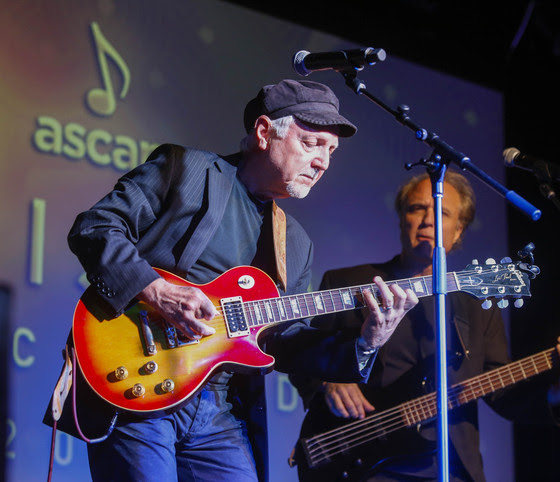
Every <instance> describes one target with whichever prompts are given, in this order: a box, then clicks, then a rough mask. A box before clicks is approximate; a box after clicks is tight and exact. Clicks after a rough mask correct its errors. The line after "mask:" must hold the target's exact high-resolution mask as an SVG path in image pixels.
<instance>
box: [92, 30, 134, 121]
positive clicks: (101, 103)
mask: <svg viewBox="0 0 560 482" xmlns="http://www.w3.org/2000/svg"><path fill="white" fill-rule="evenodd" d="M91 33H92V35H93V41H94V44H95V51H96V54H97V62H98V65H99V71H100V73H101V82H102V85H103V87H97V88H93V89H91V90H89V91H88V93H87V95H86V102H87V105H88V107H89V108H90V109H91V110H92V111H93V112H94V113H96V114H97V115H100V116H110V115H112V114H114V112H115V109H116V107H117V99H116V97H115V90H114V88H113V82H112V80H111V75H110V73H109V64H108V59H110V60H112V62H113V64H114V65H115V66H116V67H117V68H118V70H119V72H120V74H121V77H122V87H121V89H120V91H119V94H118V97H119V98H120V99H124V98H125V97H126V94H127V93H128V87H129V86H130V70H129V69H128V66H127V65H126V63H125V61H124V60H123V58H122V57H121V56H120V54H119V53H118V52H117V50H116V49H115V48H114V47H113V46H112V45H111V44H110V43H109V41H108V40H107V39H106V38H105V36H104V35H103V33H102V32H101V29H100V28H99V26H98V25H97V23H96V22H92V23H91Z"/></svg>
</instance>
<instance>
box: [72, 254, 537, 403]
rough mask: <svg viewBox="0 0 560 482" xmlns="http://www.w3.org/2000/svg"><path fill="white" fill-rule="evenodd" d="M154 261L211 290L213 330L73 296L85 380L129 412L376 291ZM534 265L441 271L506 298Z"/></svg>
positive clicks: (254, 362) (252, 359)
mask: <svg viewBox="0 0 560 482" xmlns="http://www.w3.org/2000/svg"><path fill="white" fill-rule="evenodd" d="M154 269H155V270H156V271H157V273H158V274H159V275H160V276H162V277H163V278H164V279H166V280H167V281H169V282H170V283H175V284H177V285H181V286H196V287H198V288H200V289H201V290H202V291H203V292H204V293H205V294H206V296H208V298H210V300H211V301H212V302H213V303H214V304H215V306H216V308H217V310H218V312H219V315H218V316H215V317H214V318H213V319H212V320H211V321H209V322H208V324H209V325H210V326H213V327H214V328H215V329H216V333H215V334H214V335H212V336H207V337H203V338H201V339H200V340H195V341H193V340H189V339H187V338H186V337H184V336H183V335H182V334H181V333H180V332H179V331H178V330H176V329H175V328H174V327H173V326H171V325H170V324H168V323H167V322H166V321H165V320H164V319H163V318H162V317H161V316H160V315H159V314H158V313H157V312H156V311H155V310H153V309H152V308H151V307H150V306H148V305H147V304H145V303H142V302H138V303H136V304H134V305H133V306H132V307H130V308H129V309H128V310H127V311H125V312H124V313H123V314H122V315H120V316H118V317H116V318H112V319H107V318H106V317H104V316H103V314H102V312H101V310H100V309H99V308H98V307H97V306H96V305H95V302H92V301H91V300H92V299H93V300H95V299H96V297H95V292H94V291H93V288H91V287H90V288H88V290H86V292H85V293H84V294H83V295H82V297H81V298H80V300H79V302H78V304H77V306H76V309H75V311H74V317H73V324H72V336H73V343H74V350H75V353H76V358H77V361H78V364H79V366H80V368H81V370H82V373H83V375H84V377H85V379H86V381H87V382H88V384H89V385H90V386H91V388H92V389H93V390H94V391H95V392H96V393H97V394H98V395H99V396H100V397H101V398H103V399H104V400H106V401H107V402H109V403H110V404H112V405H114V406H116V407H119V408H121V409H124V410H129V411H133V412H146V413H148V412H157V411H162V410H165V411H167V410H169V409H172V408H174V407H177V406H178V405H180V404H182V403H183V402H186V401H188V400H189V399H191V398H192V397H193V396H194V395H195V394H196V393H197V392H198V391H199V390H200V389H201V388H202V386H203V385H204V383H205V382H206V381H207V380H208V379H209V378H210V377H211V376H212V374H214V373H215V372H216V371H218V370H230V371H237V372H249V373H255V372H256V373H265V372H268V371H270V370H272V368H273V365H274V358H273V357H271V356H270V355H267V354H266V353H264V352H263V351H262V350H261V349H260V348H259V346H258V337H259V335H260V333H261V331H262V330H263V329H264V328H266V327H268V326H271V325H275V324H278V323H283V322H288V321H293V320H297V319H300V318H306V317H311V316H318V315H323V314H328V313H336V312H339V311H345V310H353V309H357V308H363V307H364V306H365V305H364V302H363V298H362V293H363V292H364V291H365V290H368V291H371V292H373V294H374V296H376V297H377V296H379V291H378V289H377V286H376V285H375V284H366V285H361V286H353V287H349V288H344V289H334V290H326V291H317V292H312V293H303V294H298V295H291V296H284V297H280V296H279V293H278V289H277V288H276V285H275V283H274V281H273V280H272V279H271V278H270V277H269V276H268V275H267V274H266V273H264V272H263V271H261V270H259V269H257V268H253V267H251V266H240V267H236V268H233V269H231V270H229V271H226V272H225V273H223V274H222V275H221V276H219V277H218V278H216V279H215V280H214V281H212V282H210V283H208V284H205V285H195V284H192V283H189V282H188V281H186V280H184V279H182V278H180V277H179V276H176V275H174V274H172V273H169V272H167V271H164V270H161V269H157V268H154ZM535 270H538V268H536V267H535V266H530V265H527V264H526V263H521V262H517V263H513V262H506V263H500V264H491V265H481V266H478V265H469V266H467V267H466V268H465V269H464V270H463V271H459V272H450V273H447V287H448V291H450V292H451V291H464V292H467V293H470V294H471V295H473V296H475V297H478V298H481V299H484V298H488V297H494V298H501V300H500V302H502V303H503V302H504V301H506V300H505V297H508V296H513V297H516V298H521V297H526V296H530V291H529V280H530V278H532V277H534V273H535V272H536V271H535ZM391 283H397V284H398V285H399V286H400V287H401V288H403V289H405V288H410V289H412V290H413V291H414V292H415V293H416V295H417V296H418V297H423V296H429V295H431V294H432V277H431V276H423V277H418V278H410V279H404V280H398V281H391V282H389V284H391ZM92 295H93V296H92ZM377 299H379V298H377ZM487 301H488V300H487ZM519 301H522V300H521V299H520V300H519Z"/></svg>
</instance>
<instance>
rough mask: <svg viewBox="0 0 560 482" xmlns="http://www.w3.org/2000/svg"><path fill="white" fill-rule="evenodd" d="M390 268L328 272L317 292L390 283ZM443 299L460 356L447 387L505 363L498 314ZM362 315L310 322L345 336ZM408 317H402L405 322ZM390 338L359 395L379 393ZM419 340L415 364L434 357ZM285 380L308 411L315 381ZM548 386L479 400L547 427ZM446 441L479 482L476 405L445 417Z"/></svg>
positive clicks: (467, 301) (394, 263)
mask: <svg viewBox="0 0 560 482" xmlns="http://www.w3.org/2000/svg"><path fill="white" fill-rule="evenodd" d="M396 267H398V256H397V257H395V258H393V259H392V260H391V261H389V262H387V263H384V264H364V265H359V266H354V267H350V268H342V269H337V270H332V271H328V272H326V273H325V275H324V277H323V280H322V282H321V289H333V288H339V287H344V286H355V285H361V284H366V283H369V282H371V280H372V279H373V277H374V276H377V275H378V276H381V277H382V278H383V279H384V280H394V279H396V276H395V274H394V273H395V268H396ZM446 298H447V302H446V310H447V316H446V320H447V323H448V325H447V336H448V345H447V346H448V347H450V348H448V351H449V353H454V354H459V355H460V356H459V357H456V359H455V360H454V361H451V360H450V359H449V358H448V362H450V363H449V368H448V383H449V386H451V385H452V384H454V383H457V382H460V381H463V380H466V379H468V378H471V377H474V376H476V375H479V374H481V373H483V372H485V371H488V370H492V369H494V368H497V367H499V366H502V365H504V364H506V363H509V362H510V359H509V357H508V345H507V339H506V335H505V328H504V323H503V320H502V317H501V315H500V310H499V309H498V308H496V307H495V306H493V307H492V308H491V309H489V310H483V309H482V308H481V301H480V300H477V299H476V298H473V297H472V296H470V295H467V294H465V293H449V294H448V295H447V297H446ZM420 305H421V306H422V307H423V308H424V311H425V314H426V319H427V321H428V322H429V323H430V325H431V327H432V334H433V333H435V331H434V329H433V328H434V320H435V316H434V310H433V299H432V298H422V299H421V300H420V304H419V306H418V307H416V308H414V309H413V310H411V313H412V314H413V313H414V312H415V310H418V309H419V307H420ZM365 316H367V311H365V310H361V311H350V312H342V313H338V314H336V315H332V316H330V315H328V316H323V317H320V318H317V319H316V320H314V321H313V323H315V324H317V325H318V326H322V327H323V328H324V329H328V330H342V329H343V328H345V329H346V330H347V331H348V330H349V331H355V330H356V329H357V327H359V326H360V325H361V323H362V322H363V320H364V317H365ZM410 316H411V315H407V317H406V318H409V317H410ZM401 326H403V322H401V325H399V327H397V330H399V328H400V327H401ZM396 333H397V331H396V332H395V334H394V335H393V337H392V338H391V339H389V341H388V342H387V343H386V344H385V346H383V347H382V348H381V349H380V351H379V353H378V355H377V359H376V361H375V364H374V367H373V370H372V373H371V376H370V377H369V381H368V383H367V385H362V391H364V393H365V394H367V392H368V391H369V390H372V389H379V388H383V387H382V386H379V385H378V386H374V385H376V384H377V383H379V377H378V376H377V374H378V373H379V372H380V371H381V370H383V366H384V364H385V359H386V357H387V353H389V352H391V351H392V350H399V346H397V345H396V343H397V342H396V341H395V340H396V339H397V337H396V336H395V335H396ZM419 339H420V342H419V352H420V357H421V359H422V360H426V359H429V358H431V357H432V355H434V350H435V338H434V337H433V336H432V337H426V336H419ZM429 366H431V367H433V366H434V365H433V364H432V365H429ZM291 379H292V382H293V383H294V385H296V387H297V388H298V390H299V392H300V394H301V395H302V398H303V400H304V403H305V404H306V405H307V406H309V405H310V404H311V403H310V402H311V399H312V398H313V396H315V394H316V393H317V389H318V385H319V383H320V381H319V380H317V379H315V380H312V379H306V378H305V377H300V376H292V377H291ZM548 383H549V382H548V380H546V379H545V378H543V377H541V380H540V383H531V384H528V383H521V384H518V385H517V386H515V387H514V388H512V389H510V390H506V391H500V392H495V393H494V394H492V395H488V396H487V397H485V401H486V403H488V404H489V405H490V406H491V407H492V408H493V409H494V410H495V411H496V412H498V413H499V414H500V415H502V416H504V417H506V418H508V419H512V420H522V421H524V422H526V421H528V420H531V421H538V422H543V421H548V422H551V421H552V418H551V417H550V411H549V408H548V406H547V403H546V395H545V393H546V388H547V387H548ZM317 396H319V397H321V398H322V397H323V394H322V393H319V394H318V395H317ZM366 396H367V395H366ZM410 398H414V397H413V396H411V397H410ZM372 402H373V404H374V405H375V401H374V400H372ZM434 435H435V433H434ZM449 437H450V440H451V443H452V445H453V447H454V449H455V450H456V452H457V455H458V457H459V458H460V460H461V462H462V464H463V466H464V467H465V468H466V470H467V471H468V473H469V474H470V476H471V477H472V478H473V480H476V481H483V480H485V479H484V472H483V467H482V456H481V454H480V449H479V431H478V405H477V404H476V403H469V404H465V405H463V406H461V407H459V408H456V409H454V410H453V411H451V412H450V413H449Z"/></svg>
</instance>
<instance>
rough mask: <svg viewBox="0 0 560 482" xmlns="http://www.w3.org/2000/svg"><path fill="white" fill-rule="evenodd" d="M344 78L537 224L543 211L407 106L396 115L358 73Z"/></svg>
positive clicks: (351, 85)
mask: <svg viewBox="0 0 560 482" xmlns="http://www.w3.org/2000/svg"><path fill="white" fill-rule="evenodd" d="M341 75H342V76H343V77H344V79H345V82H346V85H347V86H348V87H349V88H350V89H351V90H352V91H353V92H355V93H356V94H363V95H365V96H366V97H367V98H368V99H369V100H371V101H372V102H374V103H375V104H377V105H378V106H379V107H381V108H382V109H383V110H385V111H386V112H388V113H389V114H391V115H392V116H393V117H394V118H395V119H396V120H397V122H399V123H400V124H402V125H404V126H405V127H408V128H409V129H411V130H413V131H414V133H415V137H416V139H417V140H419V141H422V142H424V143H425V144H427V145H428V146H430V147H432V148H433V149H434V155H436V156H439V158H440V159H441V160H442V161H443V162H444V163H446V164H448V163H449V162H455V163H456V164H457V165H458V166H459V167H460V168H461V169H463V170H468V171H470V172H471V173H472V174H474V175H475V176H476V177H478V178H479V179H480V180H481V181H482V182H484V183H485V184H487V185H488V186H489V187H491V188H492V189H493V190H494V191H496V192H497V193H498V194H500V195H501V196H502V197H504V198H505V199H506V200H507V201H509V202H510V203H511V204H513V205H514V206H515V207H516V208H517V209H519V210H520V211H522V212H523V213H524V214H526V215H527V216H529V217H530V218H531V219H532V220H533V221H537V220H538V219H540V217H541V211H540V210H539V209H537V208H536V207H535V206H533V205H532V204H531V203H529V202H528V201H527V200H525V199H524V198H523V197H521V196H520V195H519V194H517V193H516V192H514V191H512V190H509V189H507V188H506V187H504V186H502V185H501V184H500V183H499V182H498V181H496V180H495V179H493V178H492V177H490V176H489V175H488V174H486V173H485V172H484V171H482V170H481V169H479V168H478V167H476V166H475V165H474V164H473V163H472V162H471V160H470V159H469V158H468V157H467V156H466V155H465V154H463V153H462V152H459V151H457V150H456V149H454V148H453V147H452V146H450V145H449V144H447V143H446V142H445V141H443V140H442V139H441V138H440V137H439V136H438V135H437V134H435V133H433V132H429V131H427V130H426V129H424V128H422V127H420V126H418V125H417V124H416V123H415V122H413V121H412V119H411V118H410V117H409V116H408V112H409V111H410V108H409V107H408V106H407V105H400V106H399V107H398V109H397V110H396V111H395V110H393V109H391V107H389V106H388V105H387V104H385V103H384V102H383V101H381V100H380V99H378V98H377V97H375V96H374V95H373V94H371V93H370V92H368V90H367V89H366V86H365V84H364V83H363V82H362V81H361V80H360V79H358V78H357V77H356V73H355V72H341ZM432 157H434V156H432ZM427 162H430V161H427Z"/></svg>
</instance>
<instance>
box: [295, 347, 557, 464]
mask: <svg viewBox="0 0 560 482" xmlns="http://www.w3.org/2000/svg"><path fill="white" fill-rule="evenodd" d="M554 353H555V349H554V348H553V349H549V350H546V351H544V352H541V353H538V354H536V355H533V356H530V357H527V358H524V359H522V360H519V361H517V362H513V363H510V364H508V365H504V366H502V367H499V368H497V369H495V370H491V371H489V372H487V373H483V374H481V375H479V376H477V377H474V378H472V379H470V380H466V381H465V382H462V383H458V384H455V385H453V386H452V387H450V388H449V390H448V404H449V405H450V408H451V409H453V408H455V407H457V406H460V405H463V404H465V403H468V402H470V401H473V400H476V399H477V398H480V397H481V396H483V395H487V394H489V393H493V392H494V391H497V390H499V389H501V388H505V387H508V386H511V385H513V384H514V383H517V382H518V381H521V380H525V379H527V378H530V377H532V376H534V375H537V374H539V373H542V372H544V371H546V370H549V369H551V368H552V367H553V366H554V365H555V363H557V362H556V361H555V359H553V354H554ZM505 375H507V378H508V379H509V381H506V382H504V376H505ZM436 414H437V400H436V393H431V394H427V395H424V396H422V397H419V398H417V399H415V400H410V401H408V402H404V403H402V404H400V405H398V406H396V407H394V408H392V409H388V410H385V411H383V412H381V413H379V414H373V415H370V416H368V417H367V418H365V419H362V420H356V421H354V422H351V423H349V424H347V425H344V426H342V427H339V428H336V429H333V430H330V431H328V432H325V433H323V434H320V435H317V436H313V437H310V438H308V439H306V440H304V444H305V446H306V448H307V453H308V456H309V459H310V461H311V466H312V467H313V466H315V465H317V464H319V463H320V462H322V461H323V460H327V459H329V458H330V457H332V456H335V455H337V454H339V453H343V452H345V451H347V450H349V449H352V448H354V447H357V446H359V445H362V444H364V443H367V442H370V441H373V440H375V439H377V438H379V437H382V436H384V435H388V434H390V433H392V432H394V431H396V430H399V429H401V428H405V427H411V426H413V425H417V424H418V423H420V422H423V421H429V420H430V419H432V418H434V417H435V416H436ZM376 425H380V426H379V427H376ZM372 428H373V430H372Z"/></svg>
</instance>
